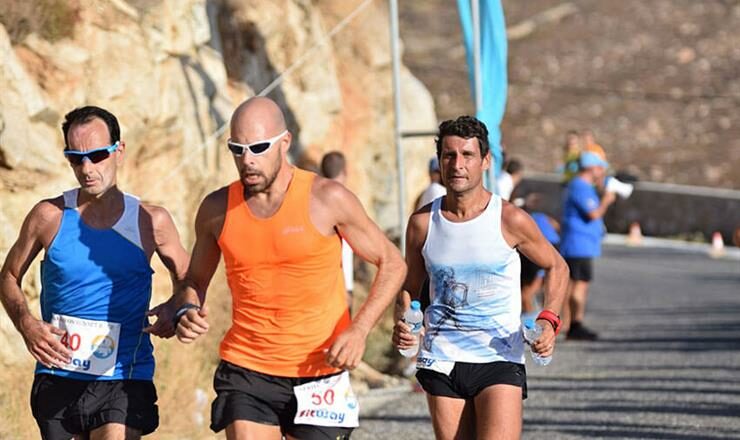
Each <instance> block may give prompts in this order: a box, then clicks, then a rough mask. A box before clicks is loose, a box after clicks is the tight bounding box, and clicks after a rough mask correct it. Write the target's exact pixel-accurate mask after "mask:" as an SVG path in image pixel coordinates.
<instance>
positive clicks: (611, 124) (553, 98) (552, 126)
mask: <svg viewBox="0 0 740 440" xmlns="http://www.w3.org/2000/svg"><path fill="white" fill-rule="evenodd" d="M401 11H402V24H401V31H402V35H403V38H404V41H405V44H406V52H405V58H404V60H405V62H406V64H407V65H408V66H409V67H410V68H411V70H412V72H414V74H416V75H417V76H418V77H419V78H420V79H421V80H422V81H423V82H424V83H425V84H426V85H427V86H428V87H429V88H430V90H431V91H432V94H433V96H434V100H435V103H436V107H437V112H438V114H439V116H440V118H450V117H454V116H456V115H458V114H460V113H469V112H471V111H473V110H472V105H471V99H470V92H469V89H468V83H467V66H466V65H465V58H464V56H465V52H464V49H463V47H462V43H461V37H460V29H459V20H458V18H457V12H456V8H455V6H454V2H452V3H451V2H448V1H443V0H427V1H424V2H401ZM504 11H505V14H506V20H507V26H508V28H509V31H510V42H509V80H510V87H509V97H508V107H507V112H506V116H505V120H504V124H503V134H504V142H505V143H506V146H507V149H508V150H509V152H510V153H511V155H512V156H517V157H519V158H521V159H522V160H523V162H524V163H525V166H526V167H527V169H528V170H530V171H540V172H550V171H552V170H553V169H554V168H555V167H556V165H557V163H558V161H559V159H560V154H561V153H560V147H561V145H562V143H563V139H564V135H565V132H566V131H567V130H569V129H576V130H580V129H584V128H591V129H593V130H594V132H595V133H596V137H597V141H598V142H599V143H600V144H602V145H603V146H604V147H605V148H606V150H607V153H608V155H609V160H610V162H612V164H613V165H614V166H615V168H617V169H621V170H625V171H628V172H630V173H632V174H634V175H636V176H637V177H639V178H640V179H643V180H653V181H659V182H671V183H682V184H690V185H704V186H716V187H725V188H735V189H740V173H738V171H737V170H738V169H740V122H739V121H740V74H739V73H740V44H738V42H740V26H738V23H739V22H740V1H737V0H708V1H693V0H651V1H641V0H625V1H593V0H571V1H557V0H531V1H526V2H522V1H516V0H504ZM563 11H566V12H564V13H563ZM548 14H550V15H548ZM553 16H555V17H556V18H553ZM512 29H514V30H515V32H511V31H512Z"/></svg>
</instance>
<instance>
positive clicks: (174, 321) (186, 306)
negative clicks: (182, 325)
mask: <svg viewBox="0 0 740 440" xmlns="http://www.w3.org/2000/svg"><path fill="white" fill-rule="evenodd" d="M190 309H196V310H200V306H196V305H195V304H193V303H185V304H183V305H181V306H180V308H179V309H177V311H176V312H175V316H173V317H172V326H173V327H177V324H178V323H179V322H180V318H182V315H184V314H185V313H187V311H188V310H190Z"/></svg>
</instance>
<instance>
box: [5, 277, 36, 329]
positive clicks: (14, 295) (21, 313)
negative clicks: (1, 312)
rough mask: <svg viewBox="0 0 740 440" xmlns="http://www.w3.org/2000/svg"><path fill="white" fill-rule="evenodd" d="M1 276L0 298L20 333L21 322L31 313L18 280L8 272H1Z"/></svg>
mask: <svg viewBox="0 0 740 440" xmlns="http://www.w3.org/2000/svg"><path fill="white" fill-rule="evenodd" d="M1 277H2V281H1V282H0V292H1V293H0V300H1V301H2V303H3V307H4V308H5V311H6V312H7V313H8V316H9V317H10V320H11V321H12V322H13V325H14V326H15V328H16V329H17V330H18V331H19V332H21V333H22V330H21V324H22V321H23V319H24V318H26V317H28V316H33V315H32V314H31V311H30V310H29V308H28V302H27V301H26V297H25V295H23V290H22V289H21V287H20V285H19V283H18V281H17V280H15V278H14V277H13V276H12V275H10V274H9V273H3V274H2V276H1Z"/></svg>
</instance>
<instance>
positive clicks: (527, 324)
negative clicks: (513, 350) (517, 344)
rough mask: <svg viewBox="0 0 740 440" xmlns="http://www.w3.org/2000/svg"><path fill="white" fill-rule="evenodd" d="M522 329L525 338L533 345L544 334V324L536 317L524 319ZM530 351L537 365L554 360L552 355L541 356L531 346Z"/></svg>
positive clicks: (543, 364)
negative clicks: (539, 322)
mask: <svg viewBox="0 0 740 440" xmlns="http://www.w3.org/2000/svg"><path fill="white" fill-rule="evenodd" d="M522 331H523V332H524V339H525V340H526V341H527V342H528V343H529V344H530V345H531V344H534V342H535V341H536V340H537V339H539V337H540V335H542V326H541V325H539V324H537V322H536V321H535V320H534V319H529V318H528V319H524V320H522ZM529 351H530V353H531V354H532V360H533V361H534V363H535V364H537V365H542V366H545V365H547V364H549V363H550V361H551V360H552V356H541V355H539V354H537V353H535V352H534V350H532V347H529Z"/></svg>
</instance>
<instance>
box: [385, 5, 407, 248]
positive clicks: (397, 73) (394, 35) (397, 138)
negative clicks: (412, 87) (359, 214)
mask: <svg viewBox="0 0 740 440" xmlns="http://www.w3.org/2000/svg"><path fill="white" fill-rule="evenodd" d="M388 4H389V6H390V20H391V57H392V60H393V63H392V65H393V69H392V70H393V112H394V114H395V123H394V126H393V140H394V142H395V144H396V166H397V170H396V172H397V173H398V226H399V232H400V239H401V253H403V254H405V253H406V191H405V185H404V180H403V149H402V148H401V58H400V53H399V52H400V51H399V47H398V39H399V37H398V0H388Z"/></svg>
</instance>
